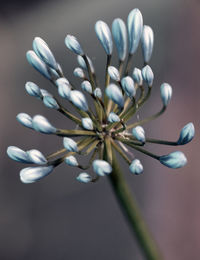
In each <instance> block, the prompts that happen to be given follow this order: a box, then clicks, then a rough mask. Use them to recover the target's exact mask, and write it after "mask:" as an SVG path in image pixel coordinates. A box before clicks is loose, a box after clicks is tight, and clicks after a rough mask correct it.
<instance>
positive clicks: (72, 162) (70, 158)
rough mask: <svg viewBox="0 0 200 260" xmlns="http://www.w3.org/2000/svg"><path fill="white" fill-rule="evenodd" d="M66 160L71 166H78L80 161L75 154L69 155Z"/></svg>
mask: <svg viewBox="0 0 200 260" xmlns="http://www.w3.org/2000/svg"><path fill="white" fill-rule="evenodd" d="M65 162H66V164H67V165H69V166H75V167H76V166H78V162H77V160H76V158H75V157H74V156H73V155H70V156H67V157H66V158H65Z"/></svg>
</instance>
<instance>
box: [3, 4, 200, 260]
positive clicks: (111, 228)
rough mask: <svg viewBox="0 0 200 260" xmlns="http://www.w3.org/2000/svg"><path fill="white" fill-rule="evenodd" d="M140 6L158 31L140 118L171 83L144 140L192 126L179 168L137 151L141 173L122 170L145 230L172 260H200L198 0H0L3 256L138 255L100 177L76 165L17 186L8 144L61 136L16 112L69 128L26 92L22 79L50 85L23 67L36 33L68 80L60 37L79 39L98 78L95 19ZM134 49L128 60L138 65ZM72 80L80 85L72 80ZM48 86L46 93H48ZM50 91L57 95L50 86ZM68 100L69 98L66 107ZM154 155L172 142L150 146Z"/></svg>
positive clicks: (54, 143) (51, 142) (47, 142)
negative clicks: (81, 179) (81, 173)
mask: <svg viewBox="0 0 200 260" xmlns="http://www.w3.org/2000/svg"><path fill="white" fill-rule="evenodd" d="M136 7H138V8H139V9H140V10H141V12H142V13H143V17H144V22H145V24H149V25H150V26H152V28H153V30H154V33H155V48H154V53H153V57H152V61H151V66H152V68H153V70H154V73H155V84H154V90H153V94H152V97H151V100H150V101H149V102H148V103H147V104H146V105H145V107H144V109H143V110H142V111H141V112H140V114H139V116H140V117H141V118H143V117H144V116H146V115H150V114H152V113H154V112H156V111H158V110H159V109H160V106H161V101H160V94H159V86H160V84H161V83H162V82H168V83H170V84H171V85H172V86H173V98H172V102H171V104H170V106H169V108H168V110H167V112H166V113H165V114H164V115H163V116H162V117H161V118H159V119H157V120H156V121H153V122H152V123H150V124H148V125H147V126H146V127H145V130H146V133H147V135H148V136H150V137H155V138H160V139H168V140H175V139H177V138H178V135H179V131H180V129H181V128H182V127H183V126H184V125H185V124H186V123H188V122H190V121H192V122H194V125H195V127H196V137H195V139H194V141H193V142H192V143H191V144H188V145H186V146H184V147H180V150H181V151H184V153H185V154H186V156H187V158H188V164H187V166H186V167H184V168H183V169H180V170H175V171H174V170H170V169H168V168H166V167H164V166H162V165H160V164H159V163H158V162H157V161H154V160H153V159H151V158H148V157H145V156H142V155H139V154H138V157H139V158H140V159H141V161H142V162H143V164H144V168H145V172H144V174H143V175H142V176H131V174H129V172H128V167H127V166H126V165H125V164H124V163H123V162H121V164H122V167H123V169H124V174H125V176H126V178H127V181H128V182H129V184H130V187H131V189H132V191H133V193H134V194H135V196H136V198H137V200H138V202H139V205H140V207H141V210H142V213H143V216H144V218H145V220H146V221H147V223H148V225H149V227H150V229H151V232H152V234H153V235H154V236H155V238H156V240H157V242H158V245H159V247H160V249H161V250H162V252H163V255H164V256H165V259H169V260H179V259H180V260H188V259H193V260H198V259H199V251H200V250H199V243H200V224H199V223H200V222H199V219H200V207H199V197H200V175H199V164H198V163H199V137H200V136H199V98H200V90H199V60H200V51H199V42H200V34H199V27H200V20H199V13H200V4H199V1H195V0H191V1H189V0H188V1H183V0H182V1H181V0H176V1H172V0H170V1H162V0H149V1H144V0H142V1H141V0H140V1H139V0H137V1H136V0H135V1H133V0H132V1H129V0H124V1H119V0H115V1H114V0H101V1H92V0H84V1H77V0H76V1H47V0H46V1H44V2H42V1H34V2H31V1H26V2H23V1H13V2H12V1H5V2H3V1H1V11H0V58H1V62H0V75H1V76H0V86H1V95H0V113H1V117H0V118H1V131H0V134H1V138H0V142H1V146H0V147H1V149H0V154H1V170H0V259H2V260H18V259H20V260H21V259H22V260H23V259H26V260H27V259H28V260H35V259H37V260H40V259H48V260H51V259H57V260H63V259H73V260H78V259H95V260H100V259H116V260H128V259H136V260H140V259H143V258H142V256H141V253H140V250H139V249H138V246H137V244H136V241H134V240H133V239H132V234H131V233H130V231H129V229H128V226H127V224H126V223H125V222H124V218H123V215H122V214H121V212H120V210H119V208H118V205H117V203H116V201H115V197H114V196H113V194H112V190H111V189H110V185H109V183H108V180H107V179H106V178H102V179H101V180H100V181H99V182H98V183H97V184H93V185H83V184H80V183H78V182H76V181H75V177H76V175H77V173H78V170H76V169H74V168H73V169H72V168H69V167H67V166H66V165H62V166H60V167H59V168H57V169H56V170H55V171H54V172H53V174H51V175H50V176H49V177H48V178H46V179H44V180H42V181H41V182H38V183H35V184H30V185H24V184H22V183H21V182H20V180H19V176H18V172H19V171H20V169H21V168H22V167H23V165H20V164H17V163H15V162H13V161H11V160H10V159H9V158H7V156H6V152H5V151H6V148H7V146H9V145H16V146H19V147H21V148H23V149H26V150H28V149H31V148H35V149H39V150H41V151H42V152H44V154H48V153H51V152H53V151H55V150H56V149H57V148H59V147H60V146H61V145H62V140H61V139H59V138H56V137H49V136H45V135H42V134H39V133H35V132H32V131H29V130H28V129H25V128H23V127H22V126H21V125H20V124H18V123H17V122H16V120H15V117H16V115H17V114H18V113H20V112H26V113H29V114H31V115H35V114H42V115H44V116H46V117H47V118H48V119H49V120H50V121H51V122H52V123H53V124H54V125H55V126H58V127H60V128H62V127H63V128H73V127H74V126H73V125H70V123H69V121H68V120H66V119H65V118H63V117H62V116H61V115H59V114H57V113H56V112H55V111H52V110H48V109H47V108H45V107H44V106H43V105H42V104H40V103H39V101H38V100H35V99H34V98H31V97H29V96H28V95H27V94H26V93H25V90H24V84H25V82H26V81H28V80H30V81H34V82H36V83H37V84H38V85H39V86H40V87H43V88H46V89H48V90H51V85H50V84H49V83H48V82H47V81H46V80H45V79H43V77H42V76H40V75H39V74H38V73H37V72H35V71H34V69H32V68H31V66H30V65H29V64H28V63H27V61H26V58H25V53H26V51H27V50H28V49H31V44H32V40H33V38H34V37H35V36H40V37H42V38H44V39H45V40H46V41H47V42H48V44H49V46H50V47H51V49H52V51H53V52H54V53H55V56H56V58H57V60H58V61H59V62H60V63H61V64H62V67H63V69H64V71H65V73H66V75H67V77H68V78H70V79H71V78H72V79H73V80H74V78H73V77H72V71H73V69H74V68H75V66H76V57H75V56H74V55H73V54H72V53H70V52H69V51H68V50H67V49H66V47H65V46H64V37H65V36H66V34H67V33H70V34H74V35H75V36H77V37H78V39H79V40H80V42H81V44H82V46H84V49H85V50H88V55H89V56H90V57H92V60H93V62H94V63H95V66H96V68H97V71H98V75H99V76H100V77H102V75H103V71H104V66H105V65H104V64H105V55H104V52H103V50H102V48H101V46H100V44H99V42H98V40H97V39H96V35H95V32H94V24H95V22H96V21H97V20H99V19H102V20H104V21H105V22H107V23H108V24H109V25H111V23H112V20H113V19H114V18H116V17H121V18H123V19H124V20H126V18H127V15H128V13H129V12H130V11H131V10H132V9H133V8H136ZM140 55H141V53H140V51H138V54H137V56H136V57H137V58H136V59H135V63H134V65H137V66H139V67H141V65H142V60H141V58H140V59H139V57H140ZM74 82H76V83H77V84H80V81H78V80H74ZM52 92H53V90H52ZM54 93H55V92H54ZM66 105H67V104H66ZM149 149H151V150H152V151H154V152H155V153H156V154H166V153H168V152H170V151H172V150H173V148H168V147H162V146H161V147H160V146H156V145H152V146H151V147H149Z"/></svg>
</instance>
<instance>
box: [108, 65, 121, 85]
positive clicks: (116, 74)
mask: <svg viewBox="0 0 200 260" xmlns="http://www.w3.org/2000/svg"><path fill="white" fill-rule="evenodd" d="M108 74H109V75H110V77H111V79H113V80H115V81H118V82H119V81H120V75H119V71H118V69H116V68H115V67H114V66H109V67H108Z"/></svg>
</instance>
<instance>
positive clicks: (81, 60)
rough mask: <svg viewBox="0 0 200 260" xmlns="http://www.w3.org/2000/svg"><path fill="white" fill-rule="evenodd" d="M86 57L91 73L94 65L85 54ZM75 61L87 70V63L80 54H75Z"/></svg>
mask: <svg viewBox="0 0 200 260" xmlns="http://www.w3.org/2000/svg"><path fill="white" fill-rule="evenodd" d="M86 57H87V60H88V63H89V65H90V70H91V72H92V73H94V66H93V64H92V61H91V59H90V58H89V57H88V56H86ZM77 61H78V64H79V65H80V66H81V68H82V69H84V70H87V65H86V63H85V60H84V59H83V57H82V56H81V55H78V56H77Z"/></svg>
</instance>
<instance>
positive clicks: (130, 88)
mask: <svg viewBox="0 0 200 260" xmlns="http://www.w3.org/2000/svg"><path fill="white" fill-rule="evenodd" d="M121 84H122V88H123V90H124V92H125V93H126V95H127V96H128V97H130V98H132V97H134V96H135V95H136V90H135V86H134V81H133V79H132V78H131V77H129V76H127V77H124V78H123V79H122V80H121Z"/></svg>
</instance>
